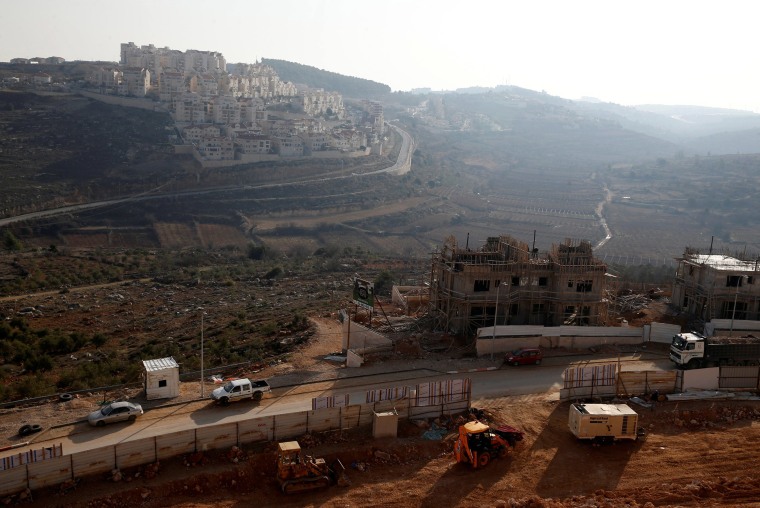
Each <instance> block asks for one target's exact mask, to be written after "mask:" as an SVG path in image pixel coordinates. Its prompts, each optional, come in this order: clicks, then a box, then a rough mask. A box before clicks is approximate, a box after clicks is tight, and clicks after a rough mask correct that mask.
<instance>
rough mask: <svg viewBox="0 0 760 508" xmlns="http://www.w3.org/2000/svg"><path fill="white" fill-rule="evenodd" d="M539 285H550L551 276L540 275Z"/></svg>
mask: <svg viewBox="0 0 760 508" xmlns="http://www.w3.org/2000/svg"><path fill="white" fill-rule="evenodd" d="M538 285H539V286H548V285H549V278H548V277H539V278H538Z"/></svg>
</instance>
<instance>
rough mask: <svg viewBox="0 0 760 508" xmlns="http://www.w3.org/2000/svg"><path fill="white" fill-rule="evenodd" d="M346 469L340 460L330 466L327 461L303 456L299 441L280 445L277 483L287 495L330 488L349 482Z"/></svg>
mask: <svg viewBox="0 0 760 508" xmlns="http://www.w3.org/2000/svg"><path fill="white" fill-rule="evenodd" d="M345 471H346V470H345V467H343V463H341V461H340V460H339V459H336V460H335V462H333V464H332V465H331V467H330V466H328V465H327V463H326V462H325V459H322V458H314V457H311V456H309V455H303V454H301V445H299V444H298V441H285V442H282V443H279V445H278V450H277V481H278V482H279V483H280V488H281V489H282V491H283V492H284V493H286V494H293V493H295V492H304V491H307V490H316V489H321V488H325V487H329V486H330V485H331V484H333V483H338V485H342V484H344V483H345V482H347V479H346V476H345V474H346V473H345Z"/></svg>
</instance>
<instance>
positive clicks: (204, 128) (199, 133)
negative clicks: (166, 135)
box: [182, 123, 222, 143]
mask: <svg viewBox="0 0 760 508" xmlns="http://www.w3.org/2000/svg"><path fill="white" fill-rule="evenodd" d="M221 135H222V133H221V129H220V128H219V126H218V125H214V124H211V123H206V124H193V125H188V126H187V127H185V128H184V129H182V138H183V139H184V140H185V141H190V142H191V143H197V142H199V141H200V140H202V139H204V138H218V137H220V136H221Z"/></svg>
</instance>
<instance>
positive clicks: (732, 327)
mask: <svg viewBox="0 0 760 508" xmlns="http://www.w3.org/2000/svg"><path fill="white" fill-rule="evenodd" d="M746 278H747V276H746V275H740V276H739V278H738V279H736V292H735V293H734V308H733V309H731V329H730V330H729V331H728V336H729V337H732V336H733V334H734V317H736V300H737V299H738V298H739V286H741V285H742V279H746Z"/></svg>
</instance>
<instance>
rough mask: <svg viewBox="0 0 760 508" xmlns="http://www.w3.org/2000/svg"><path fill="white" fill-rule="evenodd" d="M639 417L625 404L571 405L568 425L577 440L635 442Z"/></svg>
mask: <svg viewBox="0 0 760 508" xmlns="http://www.w3.org/2000/svg"><path fill="white" fill-rule="evenodd" d="M638 421H639V415H638V414H636V411H634V410H633V409H631V408H630V407H628V406H627V405H626V404H572V405H570V416H569V418H568V425H569V427H570V432H572V433H573V434H574V435H575V437H577V438H578V439H591V440H595V441H600V442H610V441H615V440H617V439H632V440H635V439H636V438H637V436H638Z"/></svg>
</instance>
